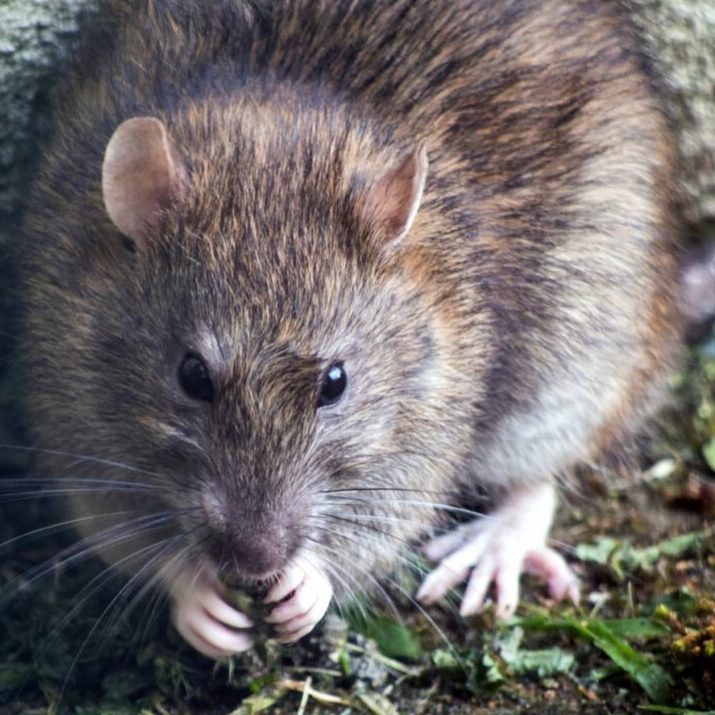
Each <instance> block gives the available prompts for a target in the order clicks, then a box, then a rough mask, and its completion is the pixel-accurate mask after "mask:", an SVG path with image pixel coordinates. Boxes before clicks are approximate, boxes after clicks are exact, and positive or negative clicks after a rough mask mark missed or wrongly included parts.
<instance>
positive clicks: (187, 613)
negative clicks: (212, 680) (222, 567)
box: [171, 571, 253, 660]
mask: <svg viewBox="0 0 715 715" xmlns="http://www.w3.org/2000/svg"><path fill="white" fill-rule="evenodd" d="M171 597H172V601H173V607H172V620H173V622H174V625H175V626H176V629H177V630H178V631H179V633H181V635H182V636H183V637H184V638H185V639H186V640H187V641H188V642H189V643H190V644H191V645H192V646H193V647H194V648H196V650H198V651H199V652H200V653H203V654H204V655H206V656H208V657H209V658H215V659H217V660H218V659H224V658H228V657H229V656H231V655H234V654H235V653H241V652H242V651H244V650H248V649H249V648H250V647H251V646H252V645H253V639H252V638H251V637H250V636H249V635H248V634H247V633H241V632H240V631H239V630H237V629H243V628H250V627H251V626H252V625H253V623H252V622H251V621H250V620H249V618H248V617H247V616H245V615H244V614H243V613H241V612H240V611H237V610H236V609H235V608H233V607H232V606H230V605H229V604H228V603H227V602H226V600H225V598H226V587H225V586H224V585H223V584H222V583H221V582H220V581H219V580H218V579H217V578H215V577H212V576H211V575H210V574H209V573H207V572H206V571H200V572H199V573H198V575H197V574H188V573H187V574H180V575H179V576H178V577H177V578H176V580H175V581H174V582H173V583H172V585H171Z"/></svg>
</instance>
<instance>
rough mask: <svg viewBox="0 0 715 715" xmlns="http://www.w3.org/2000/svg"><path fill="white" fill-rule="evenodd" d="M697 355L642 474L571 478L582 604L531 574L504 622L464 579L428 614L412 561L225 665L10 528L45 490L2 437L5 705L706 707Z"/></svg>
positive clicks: (711, 488) (713, 493)
mask: <svg viewBox="0 0 715 715" xmlns="http://www.w3.org/2000/svg"><path fill="white" fill-rule="evenodd" d="M690 355H691V357H690V361H689V366H688V368H687V369H686V370H684V372H683V374H682V375H681V376H680V377H679V379H678V380H677V384H676V385H675V390H674V392H675V394H676V395H677V398H676V400H675V403H674V405H673V407H672V408H671V409H670V410H669V411H668V412H667V414H666V415H665V416H664V417H663V418H662V419H661V420H660V425H661V427H660V429H659V431H658V433H657V435H656V436H655V437H654V438H652V439H651V440H649V443H648V446H647V448H646V449H645V452H644V454H643V456H642V465H643V469H641V470H640V472H641V473H640V474H639V475H635V474H634V473H633V472H632V471H631V473H630V474H628V475H624V474H623V473H620V474H616V473H615V472H607V473H599V474H594V473H589V472H584V473H583V474H581V475H579V477H578V479H577V480H574V481H573V482H571V486H570V488H569V489H567V490H565V492H564V494H563V498H562V505H561V510H560V516H559V522H558V525H557V528H556V530H555V531H554V534H553V539H554V545H555V546H556V548H559V549H561V550H562V552H563V553H564V554H565V556H566V557H567V559H568V560H569V562H570V563H572V564H573V566H574V569H575V570H576V571H577V572H578V574H579V576H580V577H581V579H582V586H583V598H582V601H581V604H580V606H579V607H578V608H577V607H574V606H573V605H563V604H562V605H558V604H553V603H551V602H549V601H547V600H546V599H545V597H544V591H543V588H542V587H541V585H540V584H539V583H537V582H535V581H530V580H528V579H527V580H526V583H525V594H524V598H523V601H522V605H521V606H520V608H519V610H518V611H517V615H516V616H515V617H514V618H512V619H511V620H510V621H508V622H507V623H503V624H499V623H496V622H495V619H494V618H493V615H492V614H491V613H489V612H487V613H485V614H484V615H482V616H480V617H478V618H476V619H472V620H470V621H465V620H463V619H461V618H460V617H459V616H458V615H456V609H455V603H456V599H457V595H455V597H454V599H452V600H451V601H450V602H447V603H444V604H441V605H440V606H438V607H432V608H430V609H429V611H428V612H426V613H422V612H421V611H420V609H419V608H417V607H416V606H415V604H414V603H412V602H410V600H409V599H408V598H407V597H406V596H405V595H404V593H402V591H404V592H405V593H414V590H415V587H416V585H417V584H416V582H415V581H413V580H411V577H408V576H407V575H403V576H402V577H400V578H401V580H400V581H399V582H397V583H396V587H395V588H392V589H391V591H392V593H391V595H392V597H393V599H394V603H395V604H396V606H397V608H396V610H393V609H391V608H388V607H387V606H383V607H380V604H379V603H378V604H373V607H372V609H371V610H370V611H369V612H367V613H363V612H361V609H359V608H355V609H353V610H352V611H351V612H348V613H344V614H342V615H343V616H344V618H343V619H342V620H341V619H340V618H338V617H337V616H335V617H332V618H329V619H328V621H327V622H326V623H325V625H324V627H322V628H321V629H319V630H318V631H317V632H315V633H314V634H312V635H311V636H309V637H307V638H305V639H303V640H302V641H301V642H300V643H299V644H298V645H297V646H292V647H283V648H282V649H280V648H279V647H278V646H277V645H275V644H274V643H271V642H270V641H269V642H267V643H264V644H262V645H261V646H260V647H259V648H257V649H256V650H255V651H254V652H252V653H251V654H250V655H248V656H243V657H240V658H236V659H235V660H234V661H233V662H231V663H229V664H225V665H218V666H214V665H213V664H211V663H210V662H209V661H207V660H206V659H204V658H202V657H200V656H198V655H196V654H194V653H193V652H192V651H191V650H190V648H188V647H187V646H185V645H184V644H183V643H182V642H181V641H180V639H179V637H178V636H177V635H176V633H175V632H174V631H173V629H172V628H171V626H170V624H169V623H168V619H167V617H166V614H165V609H163V608H162V607H161V604H158V606H157V607H154V606H155V605H157V604H156V601H148V602H147V603H148V604H149V607H148V608H146V609H144V610H142V609H137V610H136V611H135V612H132V613H129V614H124V615H123V616H122V617H118V615H119V614H121V613H122V612H123V611H124V609H123V608H122V605H123V604H122V603H121V602H115V603H112V594H114V593H116V592H117V588H118V584H119V583H120V582H118V581H111V582H109V583H107V584H106V587H105V588H103V589H100V590H99V591H97V592H96V593H94V594H92V596H91V597H90V598H88V599H87V600H86V601H85V600H84V597H85V596H86V595H87V594H88V593H89V592H90V591H92V590H93V586H94V585H96V583H98V581H94V582H92V578H93V577H94V576H96V575H97V574H99V573H100V571H101V568H102V567H101V565H100V564H98V563H91V564H87V563H82V564H81V565H73V564H72V563H67V561H66V560H65V561H64V562H63V560H62V559H61V558H59V557H58V554H59V553H60V551H61V549H62V548H63V546H64V545H66V544H67V537H63V538H62V539H60V538H59V537H58V536H57V535H56V534H49V535H48V534H47V533H45V534H40V535H38V536H37V537H33V538H30V537H21V538H19V539H17V538H16V537H17V536H18V535H22V534H26V533H27V532H28V531H30V530H31V529H33V528H37V524H38V523H39V524H42V523H47V521H48V519H49V518H50V517H49V516H48V515H49V514H51V508H52V507H51V504H50V502H51V499H50V498H48V497H45V498H44V499H38V498H33V499H31V500H27V499H24V498H22V499H21V498H20V497H18V494H17V489H18V488H17V486H16V485H15V484H14V483H13V482H12V478H13V477H15V476H19V475H20V474H21V472H22V470H23V460H22V459H18V455H17V453H16V451H13V450H10V449H0V465H2V466H0V475H2V477H5V478H4V479H0V517H1V518H0V548H1V550H0V634H2V636H1V637H0V715H6V714H8V715H9V714H13V715H19V714H22V715H32V714H33V713H37V714H38V715H39V714H40V713H51V714H55V713H72V714H73V715H100V714H105V715H110V714H111V715H115V714H116V715H130V714H136V715H150V714H151V715H168V714H171V715H198V714H199V713H200V714H201V715H250V714H253V713H259V712H265V713H272V714H279V713H296V712H297V713H300V714H301V715H307V714H308V713H323V712H325V713H336V714H338V713H340V714H343V715H347V714H348V713H373V714H385V715H391V714H394V713H400V714H403V713H404V714H409V713H415V714H419V713H425V714H430V715H431V714H434V715H439V714H441V713H444V714H445V715H446V714H449V715H460V714H466V713H470V714H471V715H474V714H476V715H480V714H481V713H484V714H485V715H486V714H487V713H488V714H490V715H507V714H509V715H512V714H514V715H516V714H517V713H518V714H522V713H523V714H530V713H534V714H536V713H539V715H568V714H569V713H583V714H584V715H602V714H603V715H605V714H606V713H613V714H618V715H628V714H630V713H645V712H656V713H681V714H687V713H707V712H710V713H711V715H712V714H714V713H715V597H714V594H715V568H713V567H715V549H713V546H714V545H715V527H714V526H713V516H715V329H713V330H711V331H710V332H709V333H708V334H706V335H705V336H704V337H702V338H701V341H700V342H699V344H698V345H697V346H695V347H693V349H692V350H691V353H690ZM1 398H2V395H1V394H0V403H1V402H2V399H1ZM3 455H6V456H3ZM635 476H637V478H634V477H635ZM10 539H13V540H12V541H9V540H10ZM567 545H570V546H567ZM38 564H40V565H41V566H40V568H41V569H42V570H43V573H42V576H41V578H37V579H36V580H34V581H33V575H34V574H36V573H38ZM33 569H34V570H33ZM83 588H84V591H83V590H82V589H83Z"/></svg>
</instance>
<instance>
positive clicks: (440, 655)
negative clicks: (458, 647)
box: [432, 648, 460, 670]
mask: <svg viewBox="0 0 715 715" xmlns="http://www.w3.org/2000/svg"><path fill="white" fill-rule="evenodd" d="M432 663H433V664H434V665H435V667H436V668H441V669H443V670H454V669H456V668H459V665H460V663H459V658H457V656H456V655H455V654H454V653H453V652H452V651H451V650H448V649H447V648H437V650H435V651H432Z"/></svg>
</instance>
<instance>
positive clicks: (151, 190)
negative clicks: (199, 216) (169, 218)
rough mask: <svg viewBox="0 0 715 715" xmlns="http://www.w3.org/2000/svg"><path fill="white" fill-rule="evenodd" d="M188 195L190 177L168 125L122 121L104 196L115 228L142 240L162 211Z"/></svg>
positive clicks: (107, 155) (109, 157)
mask: <svg viewBox="0 0 715 715" xmlns="http://www.w3.org/2000/svg"><path fill="white" fill-rule="evenodd" d="M185 190H186V172H185V170H184V168H183V166H182V165H181V162H180V161H179V160H178V159H177V156H176V152H175V151H174V150H173V148H172V146H171V141H170V140H169V136H168V134H167V131H166V127H165V126H164V124H163V123H162V122H161V121H159V120H158V119H155V118H154V117H134V118H133V119H127V120H126V121H124V122H122V123H121V124H120V125H119V126H118V127H117V129H116V130H115V132H114V134H112V138H111V139H110V140H109V143H108V144H107V149H106V151H105V152H104V162H103V163H102V196H103V198H104V206H105V208H106V209H107V213H108V214H109V218H110V219H112V223H114V225H115V226H116V227H117V228H118V229H119V230H120V231H121V232H122V233H123V234H124V235H125V236H128V237H129V238H131V239H132V240H134V241H137V240H140V239H141V238H142V236H143V235H144V233H145V231H146V229H147V228H149V227H151V226H153V225H155V224H156V222H157V221H158V218H159V214H160V212H161V210H162V209H163V208H165V207H166V206H169V205H171V204H172V203H174V202H175V201H177V200H179V199H181V198H182V196H183V194H184V193H185Z"/></svg>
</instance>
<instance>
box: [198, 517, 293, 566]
mask: <svg viewBox="0 0 715 715" xmlns="http://www.w3.org/2000/svg"><path fill="white" fill-rule="evenodd" d="M207 545H208V551H209V555H210V556H211V557H212V558H213V559H214V560H215V561H216V562H217V563H219V564H221V565H222V566H223V567H225V568H228V569H230V570H231V571H235V572H236V573H237V575H238V576H245V577H247V578H267V577H268V576H271V575H273V574H276V573H278V572H280V571H282V570H283V569H284V568H285V567H286V564H287V563H288V562H289V561H290V558H291V556H292V555H293V554H294V552H295V551H296V548H295V545H294V544H293V543H292V542H291V539H289V538H288V535H287V533H286V530H285V529H282V528H276V527H271V526H267V525H258V524H244V526H243V527H238V528H236V527H234V528H231V527H230V526H228V527H227V528H223V529H220V530H217V529H211V530H210V534H209V539H208V544H207Z"/></svg>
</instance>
